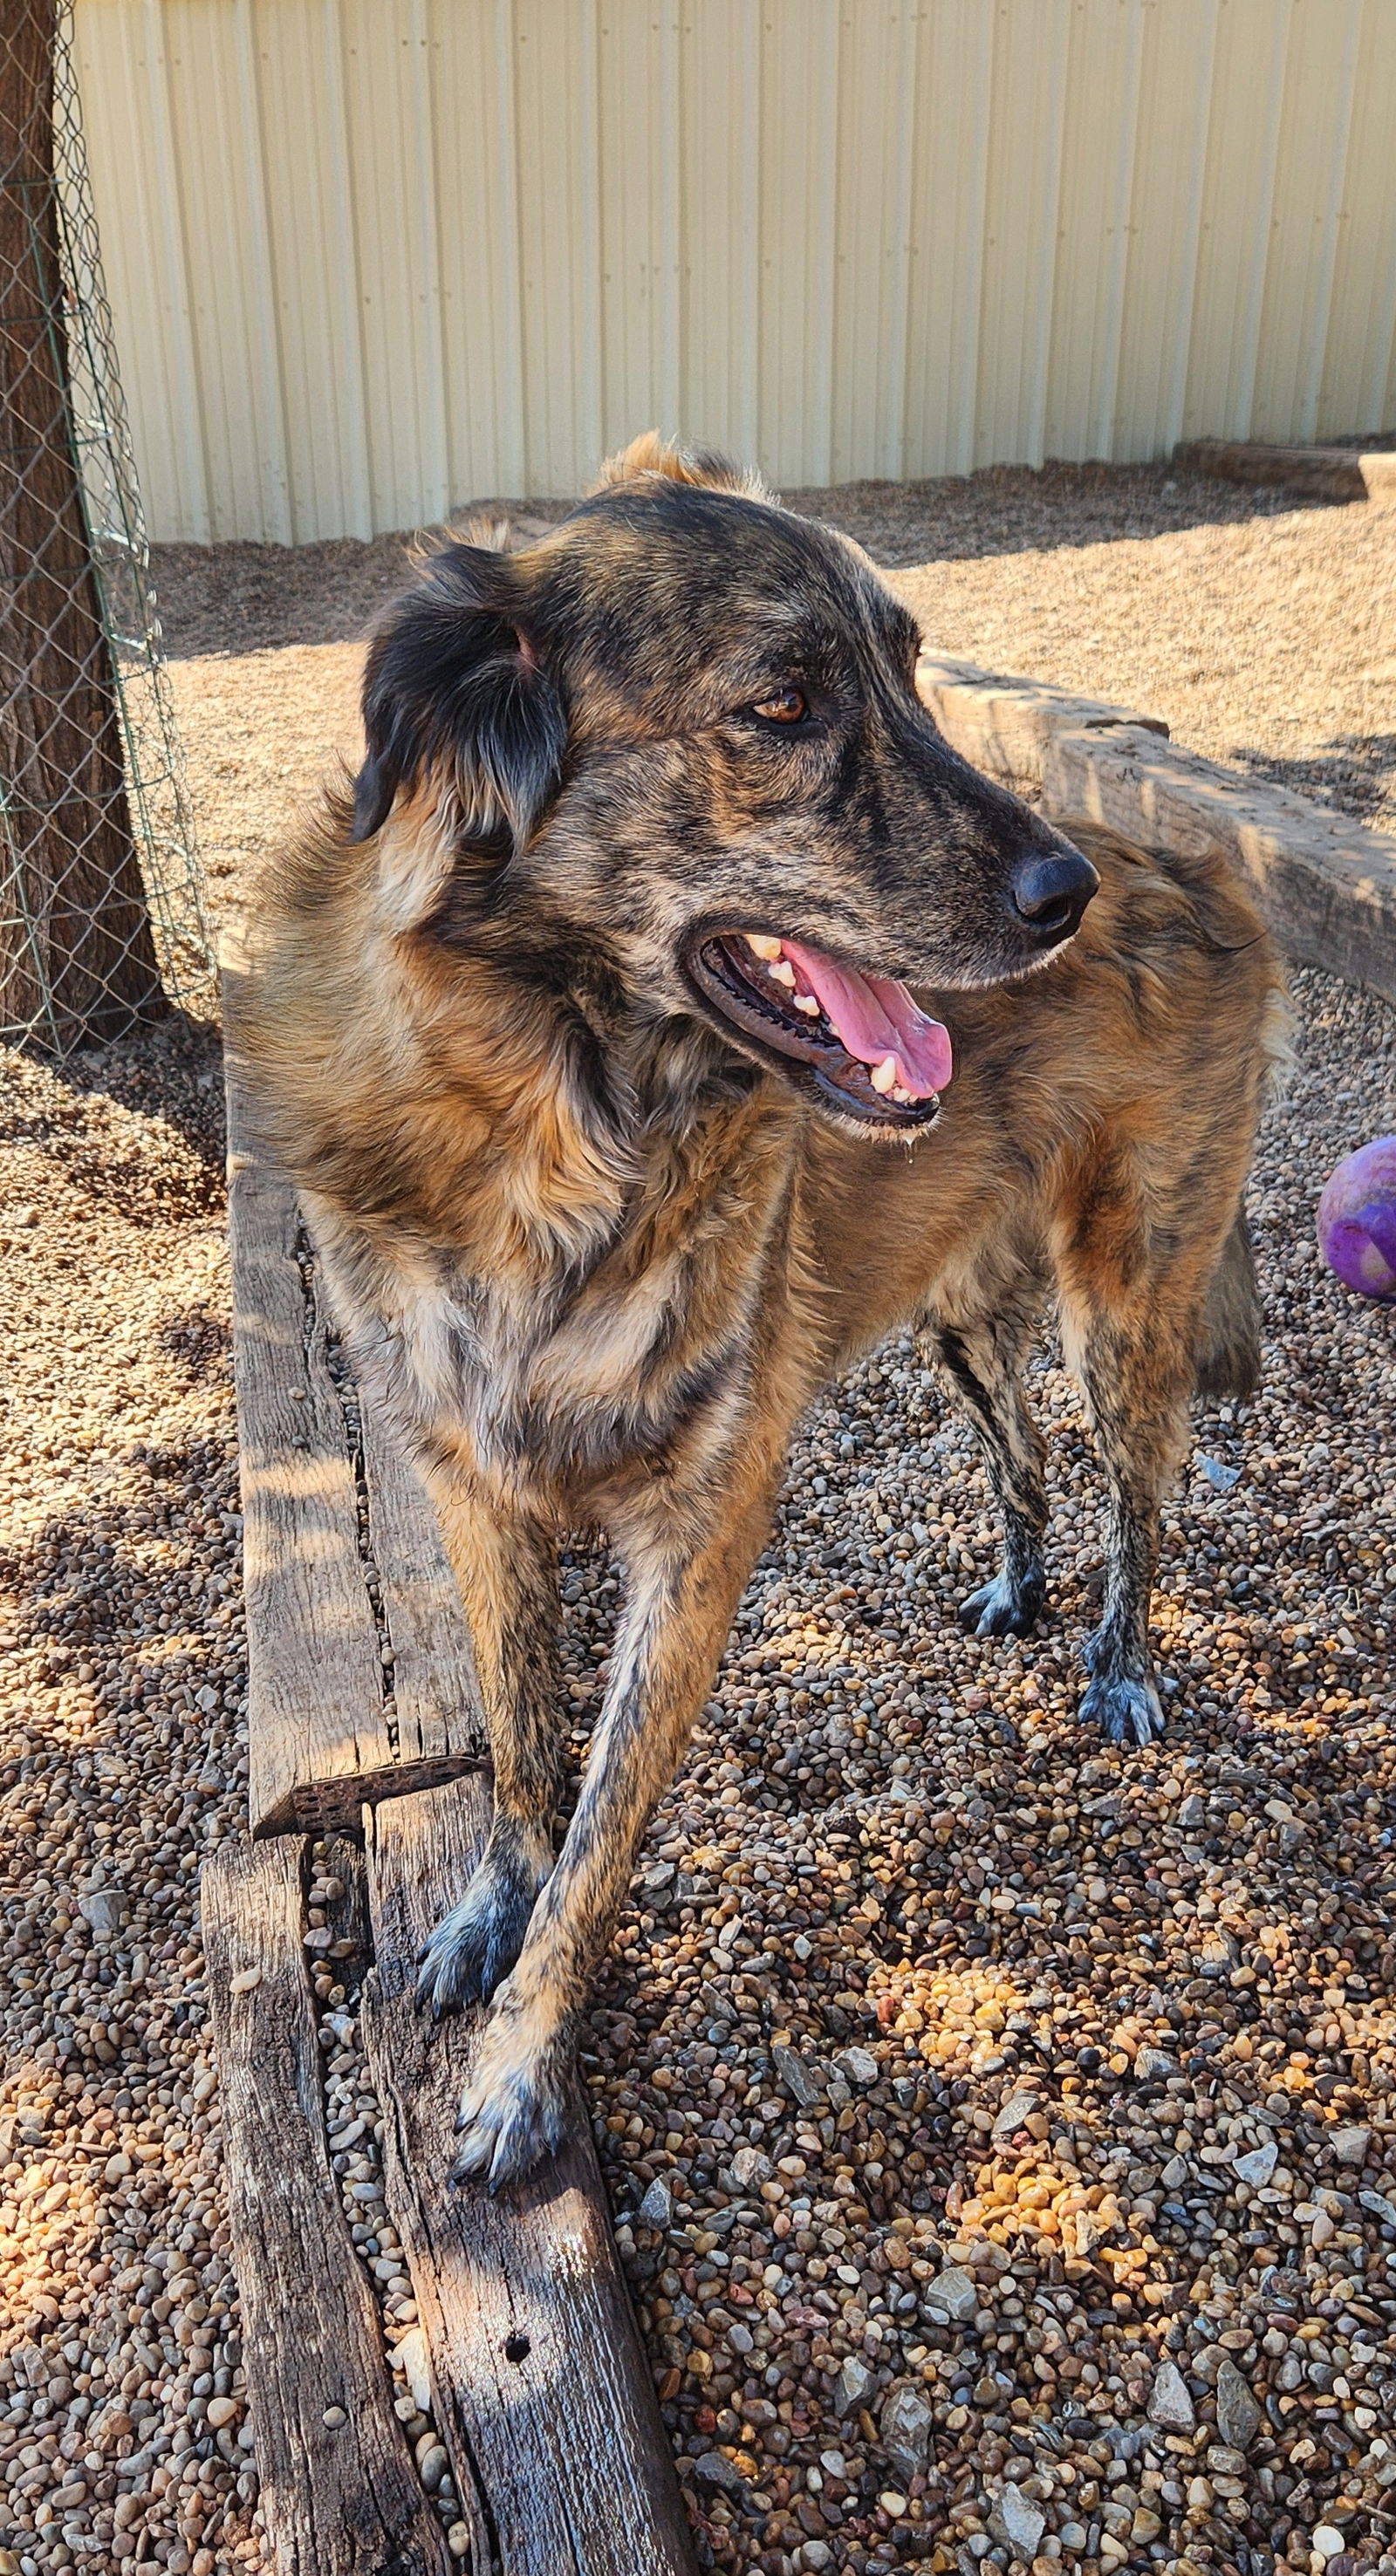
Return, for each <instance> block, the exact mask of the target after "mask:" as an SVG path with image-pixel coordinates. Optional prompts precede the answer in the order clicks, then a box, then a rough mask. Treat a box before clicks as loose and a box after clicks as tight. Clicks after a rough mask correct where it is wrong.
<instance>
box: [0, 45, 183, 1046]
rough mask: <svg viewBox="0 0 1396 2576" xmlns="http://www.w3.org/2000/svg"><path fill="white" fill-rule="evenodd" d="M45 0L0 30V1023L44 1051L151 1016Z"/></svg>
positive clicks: (153, 1002) (150, 947) (162, 1004)
mask: <svg viewBox="0 0 1396 2576" xmlns="http://www.w3.org/2000/svg"><path fill="white" fill-rule="evenodd" d="M56 24H57V0H8V6H7V7H6V9H5V11H4V24H3V32H0V871H3V877H0V1026H6V1025H15V1024H19V1025H23V1024H25V1023H26V1022H32V1023H34V1024H35V1029H36V1034H43V1035H45V1036H46V1037H47V1039H48V1041H49V1043H50V1044H51V1045H53V1046H54V1047H55V1049H57V1050H58V1051H59V1052H60V1053H61V1052H63V1051H64V1050H65V1049H67V1048H68V1047H70V1046H72V1045H73V1044H74V1043H80V1042H81V1041H82V1040H83V1039H84V1038H94V1039H106V1038H111V1037H116V1036H119V1035H120V1034H121V1033H122V1032H123V1031H125V1030H126V1029H128V1028H130V1026H131V1025H132V1023H133V1022H135V1021H137V1020H146V1019H151V1018H154V1017H156V1016H158V1015H159V1014H161V1013H163V1012H164V1011H165V1009H166V1008H167V1007H168V1006H167V1004H166V1001H165V996H164V993H163V991H162V989H161V984H160V976H159V971H158V968H157V965H156V958H155V946H154V941H153V939H152V936H151V928H150V921H149V917H148V914H147V910H146V899H145V891H144V887H143V885H142V881H141V872H140V867H139V865H138V862H137V856H136V847H135V841H134V839H133V836H132V830H131V815H130V808H129V805H128V802H127V794H126V779H125V772H124V768H123V762H122V735H121V725H120V718H119V712H118V707H117V698H116V689H115V685H114V677H113V671H112V662H111V654H110V649H109V646H108V642H107V636H106V632H105V629H104V625H103V618H102V604H101V597H100V593H99V589H98V582H97V575H96V572H95V569H94V565H93V559H92V549H91V545H90V541H89V536H88V527H87V518H86V513H85V510H84V506H83V495H82V484H81V478H80V473H79V456H78V446H77V431H76V424H75V421H74V416H73V404H72V398H71V389H70V380H69V361H68V344H67V327H66V315H65V306H64V289H63V269H62V262H61V260H60V256H59V209H58V194H57V185H56V179H55V171H54V153H53V63H54V39H55V34H56Z"/></svg>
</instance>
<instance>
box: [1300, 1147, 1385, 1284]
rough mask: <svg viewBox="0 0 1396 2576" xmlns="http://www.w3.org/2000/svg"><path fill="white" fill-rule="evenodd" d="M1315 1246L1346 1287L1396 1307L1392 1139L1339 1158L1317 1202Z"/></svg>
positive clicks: (1360, 1148)
mask: <svg viewBox="0 0 1396 2576" xmlns="http://www.w3.org/2000/svg"><path fill="white" fill-rule="evenodd" d="M1318 1248H1319V1250H1320V1252H1321V1253H1322V1254H1323V1257H1324V1260H1325V1261H1326V1262H1327V1264H1328V1267H1329V1269H1330V1270H1331V1271H1332V1273H1333V1275H1334V1277H1335V1278H1336V1279H1341V1281H1342V1283H1343V1286H1344V1287H1345V1288H1355V1289H1356V1291H1357V1294H1358V1296H1359V1297H1375V1298H1378V1299H1379V1300H1380V1301H1381V1303H1382V1304H1383V1305H1396V1136H1376V1137H1374V1138H1373V1140H1372V1142H1371V1144H1370V1145H1359V1146H1358V1148H1357V1151H1356V1153H1355V1154H1345V1155H1344V1156H1343V1159H1342V1161H1341V1163H1339V1165H1338V1167H1337V1170H1336V1171H1335V1172H1334V1173H1333V1174H1332V1175H1331V1177H1330V1178H1329V1180H1328V1181H1327V1183H1326V1184H1325V1187H1324V1192H1323V1196H1322V1198H1321V1199H1320V1200H1319V1203H1318Z"/></svg>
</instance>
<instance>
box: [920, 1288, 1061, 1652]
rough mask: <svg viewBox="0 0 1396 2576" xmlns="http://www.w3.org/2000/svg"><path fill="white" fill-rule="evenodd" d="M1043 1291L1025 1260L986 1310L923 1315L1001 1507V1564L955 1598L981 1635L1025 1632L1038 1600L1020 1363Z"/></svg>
mask: <svg viewBox="0 0 1396 2576" xmlns="http://www.w3.org/2000/svg"><path fill="white" fill-rule="evenodd" d="M1043 1294H1044V1287H1043V1282H1042V1281H1041V1279H1040V1278H1038V1277H1037V1276H1036V1274H1035V1273H1033V1272H1032V1271H1030V1270H1024V1271H1023V1272H1022V1273H1020V1275H1019V1277H1018V1279H1017V1281H1016V1282H1015V1283H1014V1284H1013V1285H1012V1286H1010V1287H1009V1288H1008V1289H1007V1290H1006V1291H1005V1293H1004V1296H1003V1299H1002V1302H1001V1303H999V1304H998V1305H997V1306H996V1308H995V1311H994V1312H992V1313H989V1312H986V1311H985V1310H984V1309H983V1308H982V1307H981V1308H976V1309H970V1308H969V1307H967V1306H964V1307H960V1308H958V1309H957V1308H956V1307H955V1306H954V1305H952V1304H951V1303H950V1302H948V1301H946V1302H943V1303H941V1304H940V1305H939V1306H938V1308H937V1310H936V1311H935V1312H934V1313H932V1314H928V1315H926V1316H924V1317H923V1318H922V1325H921V1330H922V1336H923V1339H924V1340H925V1341H926V1342H927V1343H928V1344H929V1347H930V1350H931V1352H932V1354H933V1356H934V1357H935V1359H936V1360H937V1362H938V1363H939V1366H940V1370H941V1373H942V1375H943V1377H944V1378H945V1381H946V1383H947V1385H948V1387H949V1389H950V1392H951V1393H952V1395H953V1396H954V1397H955V1399H956V1401H957V1402H958V1403H959V1404H961V1405H963V1407H964V1409H965V1411H966V1413H967V1414H968V1415H969V1418H970V1421H971V1423H972V1424H973V1426H974V1430H975V1432H976V1434H977V1436H978V1439H979V1444H980V1447H981V1448H982V1450H983V1452H984V1462H985V1465H986V1467H987V1469H988V1473H989V1481H990V1483H991V1485H992V1486H993V1489H994V1494H995V1497H996V1499H997V1502H998V1506H999V1510H1000V1513H1001V1514H1002V1517H1003V1562H1002V1564H1001V1565H1000V1567H999V1570H998V1573H997V1574H996V1575H995V1576H994V1578H993V1581H992V1582H991V1583H984V1584H981V1585H980V1587H979V1590H978V1591H977V1592H972V1593H971V1594H970V1596H969V1599H968V1600H967V1601H963V1602H962V1603H961V1604H960V1624H961V1626H962V1627H964V1628H968V1629H970V1630H971V1631H972V1632H973V1633H974V1634H975V1635H976V1636H980V1637H1005V1636H1014V1637H1022V1636H1026V1634H1027V1632H1028V1630H1029V1629H1030V1628H1031V1627H1033V1626H1034V1625H1035V1623H1036V1621H1037V1619H1038V1617H1039V1615H1040V1613H1041V1610H1042V1603H1043V1598H1044V1593H1045V1579H1044V1574H1043V1565H1042V1533H1043V1530H1044V1529H1045V1527H1046V1525H1047V1495H1046V1490H1045V1488H1044V1485H1043V1480H1042V1460H1043V1444H1042V1435H1041V1433H1040V1431H1039V1430H1038V1428H1037V1425H1036V1423H1035V1422H1034V1421H1033V1419H1032V1416H1031V1414H1030V1413H1029V1411H1028V1408H1027V1401H1026V1399H1025V1397H1024V1394H1023V1380H1022V1368H1023V1361H1024V1358H1025V1356H1026V1353H1027V1348H1028V1345H1029V1343H1030V1341H1031V1339H1032V1334H1033V1328H1034V1326H1035V1324H1036V1322H1037V1318H1038V1315H1039V1313H1040V1311H1041V1307H1042V1302H1043Z"/></svg>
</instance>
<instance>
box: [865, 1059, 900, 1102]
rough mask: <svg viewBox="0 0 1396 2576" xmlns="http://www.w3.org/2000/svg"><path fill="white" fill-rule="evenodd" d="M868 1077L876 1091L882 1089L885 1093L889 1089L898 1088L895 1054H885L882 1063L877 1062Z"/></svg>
mask: <svg viewBox="0 0 1396 2576" xmlns="http://www.w3.org/2000/svg"><path fill="white" fill-rule="evenodd" d="M868 1079H869V1081H870V1082H871V1084H872V1087H873V1089H874V1091H880V1092H882V1093H883V1094H884V1095H885V1094H886V1093H887V1092H889V1091H895V1090H896V1088H897V1059H896V1057H895V1056H894V1055H885V1056H884V1057H883V1059H882V1062H881V1064H875V1065H874V1066H873V1069H872V1072H871V1073H870V1074H869V1076H868Z"/></svg>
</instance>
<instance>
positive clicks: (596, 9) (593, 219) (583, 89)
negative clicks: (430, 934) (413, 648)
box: [572, 0, 606, 491]
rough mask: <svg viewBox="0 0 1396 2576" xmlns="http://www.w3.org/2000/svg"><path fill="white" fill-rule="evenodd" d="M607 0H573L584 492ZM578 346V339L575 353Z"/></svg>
mask: <svg viewBox="0 0 1396 2576" xmlns="http://www.w3.org/2000/svg"><path fill="white" fill-rule="evenodd" d="M604 5H605V0H575V6H576V7H577V9H578V11H579V14H580V19H581V36H582V48H581V50H582V65H583V76H582V79H581V81H580V82H579V83H578V90H577V105H578V108H579V110H580V113H581V141H582V149H581V154H580V167H579V170H578V180H579V184H580V192H581V206H580V210H579V211H580V217H581V224H580V229H581V232H582V235H583V238H584V240H585V242H586V246H587V253H588V256H587V258H586V260H585V262H584V265H583V270H582V274H583V278H584V280H585V281H586V283H585V287H584V312H583V315H582V316H580V317H579V319H580V320H581V325H582V343H581V351H580V357H581V364H580V368H579V370H578V376H577V379H576V381H577V392H578V403H577V421H576V445H575V448H574V455H573V465H572V481H573V486H574V489H575V490H577V491H581V490H582V489H583V488H584V486H585V485H586V484H588V483H589V482H590V481H591V479H592V477H593V475H594V474H595V472H596V469H597V467H598V466H599V465H600V463H601V462H602V449H603V447H604V445H605V411H606V396H605V386H604V382H603V376H602V369H603V366H604V363H605V343H604V339H603V336H602V312H601V262H602V231H601V62H600V28H599V23H598V22H599V18H600V13H601V10H602V8H603V6H604ZM575 355H576V348H575V342H574V357H575Z"/></svg>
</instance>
